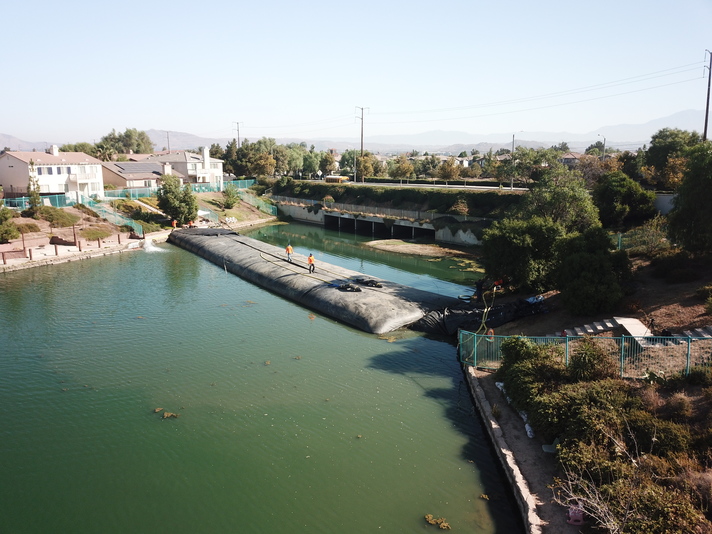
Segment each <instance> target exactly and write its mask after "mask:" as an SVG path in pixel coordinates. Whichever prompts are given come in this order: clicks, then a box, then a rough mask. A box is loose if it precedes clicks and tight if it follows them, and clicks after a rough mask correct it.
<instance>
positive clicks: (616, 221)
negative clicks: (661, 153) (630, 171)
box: [593, 171, 655, 228]
mask: <svg viewBox="0 0 712 534" xmlns="http://www.w3.org/2000/svg"><path fill="white" fill-rule="evenodd" d="M593 200H594V202H595V204H596V206H597V207H598V213H599V216H600V218H601V223H602V224H603V226H605V227H606V228H619V227H622V226H626V225H632V224H639V223H642V222H643V221H645V220H647V219H650V218H652V217H653V216H654V215H655V194H654V193H652V192H650V191H645V190H644V189H643V188H642V187H641V186H640V184H639V183H638V182H634V181H633V180H631V179H630V178H628V176H626V175H625V174H624V173H622V172H621V171H616V172H609V173H607V174H605V175H603V177H602V178H601V179H600V181H599V182H598V185H596V187H595V188H594V189H593Z"/></svg>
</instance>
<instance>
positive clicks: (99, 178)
mask: <svg viewBox="0 0 712 534" xmlns="http://www.w3.org/2000/svg"><path fill="white" fill-rule="evenodd" d="M30 176H32V177H33V178H35V177H36V178H37V184H38V185H39V189H40V194H41V195H58V194H65V193H67V194H71V193H73V194H74V195H73V196H74V197H75V199H76V200H77V201H79V195H84V196H87V197H90V196H92V195H101V194H102V193H103V191H104V178H103V174H102V168H101V161H99V160H98V159H96V158H93V157H91V156H89V155H87V154H84V153H83V152H60V151H59V148H58V147H57V146H56V145H52V147H51V148H50V149H49V150H48V151H47V152H46V153H45V152H12V151H8V152H5V153H3V154H2V155H0V186H2V188H3V190H4V193H5V197H7V198H16V197H24V196H27V186H28V184H29V179H30Z"/></svg>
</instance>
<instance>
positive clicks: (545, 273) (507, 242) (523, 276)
mask: <svg viewBox="0 0 712 534" xmlns="http://www.w3.org/2000/svg"><path fill="white" fill-rule="evenodd" d="M565 234H566V232H565V230H564V228H563V226H562V225H561V224H560V223H557V222H554V221H552V220H550V219H546V218H543V217H536V216H535V217H531V218H527V219H515V218H505V219H501V220H499V221H495V222H494V223H493V224H492V226H490V227H489V228H488V229H487V230H485V231H484V234H483V238H482V264H483V266H484V267H485V271H486V273H487V276H488V277H490V278H492V279H495V280H496V279H498V278H504V277H506V278H508V279H509V280H510V282H511V283H513V284H514V285H517V286H520V287H524V288H527V289H531V290H534V291H544V290H546V289H548V288H550V286H551V283H550V279H549V278H550V273H551V271H552V269H553V268H554V265H555V261H556V256H555V255H554V246H555V244H556V242H557V241H558V240H559V239H561V238H562V237H563V236H564V235H565Z"/></svg>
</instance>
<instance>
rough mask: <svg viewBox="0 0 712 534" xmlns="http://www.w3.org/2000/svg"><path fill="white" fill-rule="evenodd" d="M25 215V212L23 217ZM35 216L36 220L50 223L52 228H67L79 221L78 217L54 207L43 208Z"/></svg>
mask: <svg viewBox="0 0 712 534" xmlns="http://www.w3.org/2000/svg"><path fill="white" fill-rule="evenodd" d="M24 213H25V212H23V216H24ZM33 215H34V218H35V219H42V220H45V221H47V222H49V224H50V226H51V227H52V228H66V227H67V226H72V225H73V224H75V223H76V222H77V221H79V217H78V216H77V215H74V214H72V213H69V212H67V211H65V210H63V209H60V208H55V207H53V206H41V207H39V208H38V209H37V210H35V211H34V212H33Z"/></svg>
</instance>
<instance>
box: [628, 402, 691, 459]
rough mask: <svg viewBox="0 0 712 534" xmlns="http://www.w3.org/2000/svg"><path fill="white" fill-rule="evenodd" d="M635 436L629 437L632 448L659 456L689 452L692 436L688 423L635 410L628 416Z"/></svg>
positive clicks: (629, 424)
mask: <svg viewBox="0 0 712 534" xmlns="http://www.w3.org/2000/svg"><path fill="white" fill-rule="evenodd" d="M627 422H628V426H629V428H630V430H631V432H632V434H633V436H631V437H629V438H628V447H629V448H630V449H631V450H640V451H641V453H643V452H648V453H651V454H656V455H658V456H670V455H674V454H679V453H688V452H689V450H690V444H691V443H692V436H691V435H690V429H689V428H688V427H687V426H686V425H682V424H679V423H675V422H672V421H664V420H662V419H658V418H656V417H655V416H654V415H652V414H650V413H648V412H646V411H643V410H633V411H631V412H630V413H629V414H628V416H627Z"/></svg>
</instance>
